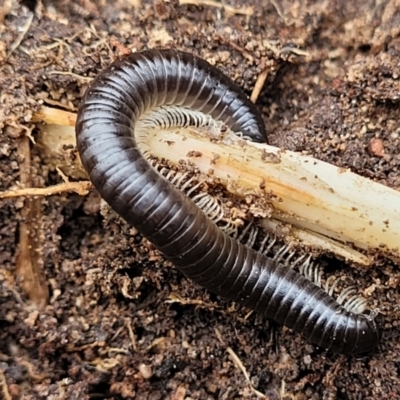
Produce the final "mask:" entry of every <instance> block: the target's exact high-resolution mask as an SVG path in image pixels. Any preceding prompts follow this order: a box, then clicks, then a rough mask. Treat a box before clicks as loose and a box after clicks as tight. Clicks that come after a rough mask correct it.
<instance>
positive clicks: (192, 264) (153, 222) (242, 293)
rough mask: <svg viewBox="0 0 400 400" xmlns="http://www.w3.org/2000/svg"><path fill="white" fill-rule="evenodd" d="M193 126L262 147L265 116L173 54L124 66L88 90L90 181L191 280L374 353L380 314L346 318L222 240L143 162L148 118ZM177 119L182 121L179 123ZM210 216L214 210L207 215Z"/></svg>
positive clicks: (81, 127) (283, 270) (308, 289)
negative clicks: (208, 124)
mask: <svg viewBox="0 0 400 400" xmlns="http://www.w3.org/2000/svg"><path fill="white" fill-rule="evenodd" d="M160 108H162V109H163V113H167V114H169V115H170V119H171V120H175V121H177V123H179V121H181V120H182V117H179V116H178V117H176V112H175V111H174V110H176V108H179V109H180V110H181V112H180V115H181V116H182V115H183V116H184V119H185V121H186V122H185V123H186V124H187V125H191V124H193V125H196V121H197V120H198V118H197V117H195V116H194V115H196V116H197V115H198V113H202V114H203V115H204V118H205V119H207V118H211V119H212V120H213V121H218V122H219V123H222V124H223V125H226V126H227V127H228V128H229V129H230V130H231V131H233V132H236V133H238V134H240V135H243V137H244V138H248V139H250V140H253V141H256V142H265V141H266V139H267V138H266V132H265V127H264V123H263V120H262V117H261V114H260V113H259V111H258V110H257V108H256V106H255V105H254V104H253V103H251V102H250V101H249V100H248V98H247V97H246V95H245V94H244V92H243V91H242V90H241V88H240V87H239V86H238V85H236V84H235V83H233V82H232V81H231V80H230V79H229V78H228V77H227V76H225V75H224V74H222V73H221V72H220V71H219V70H218V69H217V68H215V67H213V66H211V65H210V64H209V63H207V62H206V61H204V60H202V59H200V58H198V57H196V56H194V55H191V54H189V53H185V52H180V51H175V50H149V51H143V52H139V53H133V54H130V55H127V56H123V57H120V58H119V59H117V60H116V61H115V62H113V63H112V64H111V65H110V66H109V67H108V68H106V69H105V70H104V71H103V72H101V73H100V75H99V76H98V77H97V78H96V79H95V80H94V81H93V83H92V84H91V85H90V87H89V88H88V90H87V92H86V94H85V96H84V98H83V100H82V103H81V105H80V108H79V112H78V119H77V123H76V136H77V145H78V150H79V153H80V157H81V160H82V163H83V166H84V167H85V169H86V171H87V172H88V174H89V177H90V179H91V181H92V183H93V185H94V186H95V188H96V189H97V191H98V192H99V193H100V195H101V196H102V197H103V199H104V200H106V202H107V203H108V204H109V205H110V206H111V208H113V209H114V210H115V211H116V212H117V213H118V214H119V215H120V216H121V217H122V218H123V219H125V220H126V221H127V222H128V223H129V224H131V225H133V226H134V227H135V228H136V229H137V230H138V231H139V232H140V233H141V234H142V235H143V236H144V237H146V238H147V239H148V240H150V241H151V242H152V243H153V244H154V246H155V247H156V248H157V249H158V250H159V251H160V252H161V253H162V254H163V255H164V256H165V258H167V259H168V260H170V261H171V262H172V263H173V264H174V265H175V267H176V268H178V269H179V270H180V271H181V272H182V273H183V274H184V275H185V276H186V277H188V278H189V279H191V280H193V281H194V282H196V283H197V284H199V285H201V286H203V287H205V288H206V289H208V290H210V291H211V292H214V293H216V294H218V295H220V296H222V297H225V298H227V299H230V300H233V301H235V302H237V303H239V304H241V305H243V306H245V307H248V308H250V309H253V310H255V311H257V312H259V313H261V314H263V315H265V316H267V317H268V318H271V319H273V320H274V321H276V322H277V323H279V324H281V325H285V326H287V327H289V328H291V329H292V330H294V331H295V332H298V333H300V334H301V335H302V336H303V337H304V338H305V339H306V340H308V341H310V342H312V343H314V344H316V345H318V346H320V347H323V348H325V349H330V350H332V351H334V352H337V353H343V354H357V353H365V352H368V351H370V350H372V349H374V348H375V347H376V346H377V345H378V343H379V340H380V336H381V333H380V329H379V328H378V326H377V324H376V323H375V321H374V313H370V314H356V313H353V312H349V311H347V310H346V309H345V308H344V307H343V306H342V305H340V304H339V303H338V302H337V301H335V300H334V299H333V298H332V297H331V296H330V295H329V294H328V293H326V292H325V291H324V290H323V289H322V288H320V287H318V286H317V285H315V284H314V283H312V282H310V281H309V280H308V279H307V278H306V277H305V276H303V275H302V274H300V273H298V272H296V271H295V270H294V269H293V268H291V267H290V266H287V265H285V264H284V263H282V262H281V257H280V256H279V257H274V258H271V257H267V256H265V255H264V254H261V253H259V252H257V251H255V250H253V249H251V248H249V247H248V246H245V245H244V244H243V243H240V242H239V241H238V240H237V239H235V238H233V237H230V236H229V235H228V234H226V233H225V232H223V231H222V230H221V229H220V228H219V227H218V226H217V225H216V223H215V221H212V220H210V219H209V218H208V217H207V216H206V215H205V214H204V213H203V212H202V211H201V210H200V209H199V207H198V206H197V205H196V204H195V203H194V202H193V201H192V200H191V199H190V198H189V197H188V196H186V195H185V194H184V193H182V191H180V190H179V189H177V188H175V187H174V186H173V184H172V183H171V182H169V181H168V180H167V179H165V178H164V177H163V176H161V175H160V174H159V173H158V172H157V171H156V170H155V169H154V168H153V167H152V166H151V165H150V163H149V162H148V161H147V160H146V158H145V157H144V156H143V154H142V153H141V151H140V149H139V147H138V144H137V137H136V136H135V131H136V127H137V123H138V121H139V119H140V118H141V117H142V116H143V115H144V114H147V115H149V114H150V113H151V112H153V111H154V112H158V111H159V110H160ZM174 118H175V119H174ZM209 207H211V203H210V205H209Z"/></svg>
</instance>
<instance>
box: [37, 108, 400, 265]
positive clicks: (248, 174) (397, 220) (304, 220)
mask: <svg viewBox="0 0 400 400" xmlns="http://www.w3.org/2000/svg"><path fill="white" fill-rule="evenodd" d="M35 120H36V121H39V120H41V121H43V122H46V123H51V124H54V123H56V122H57V121H61V122H62V123H63V124H65V125H66V126H62V127H59V126H58V127H57V129H61V128H62V129H63V131H64V137H68V138H69V139H68V140H67V142H68V144H72V143H73V142H74V140H75V132H74V129H73V126H74V123H75V116H74V114H71V113H67V112H65V111H62V110H55V109H51V108H49V107H43V108H42V109H41V111H40V114H36V115H35ZM61 122H60V123H61ZM54 127H55V128H56V126H55V125H54ZM47 128H50V127H49V126H47ZM48 135H51V129H47V131H46V133H45V134H44V135H43V139H46V138H45V136H48ZM49 141H50V142H51V139H49ZM148 145H149V147H150V148H151V153H152V154H153V155H155V156H157V157H160V158H165V159H166V160H168V161H169V162H171V163H175V164H178V163H179V162H180V160H186V161H190V163H192V164H194V165H196V166H197V167H198V168H199V169H200V171H201V172H203V173H205V174H208V173H209V172H210V170H212V171H213V172H212V173H213V176H214V177H215V178H216V179H219V180H220V181H221V182H223V183H224V184H225V185H226V186H227V189H228V190H229V191H231V192H232V193H234V194H236V195H239V196H242V197H244V196H246V195H248V194H252V195H256V196H259V197H261V198H268V199H270V200H271V202H272V205H273V206H274V209H275V211H274V212H273V215H272V217H273V218H272V219H265V220H264V221H262V225H264V226H265V227H267V228H271V227H272V228H274V227H276V225H277V223H278V222H287V223H290V224H291V225H292V226H293V228H291V232H290V233H291V234H293V236H294V237H296V238H298V239H299V241H301V242H303V243H305V244H309V245H311V246H315V247H317V248H322V249H324V250H326V251H331V252H333V253H334V254H337V255H338V256H341V257H343V258H345V259H348V260H352V261H354V262H356V263H358V264H361V265H370V264H371V263H372V259H371V258H369V257H366V256H365V255H363V254H362V253H360V252H358V251H357V250H356V249H353V248H352V247H353V246H355V247H357V248H359V249H364V250H365V249H367V250H379V251H380V252H381V253H382V254H384V255H386V256H391V255H394V256H398V255H399V243H400V214H399V209H400V193H399V192H397V191H395V190H393V189H390V188H388V187H386V186H383V185H380V184H377V183H374V182H372V181H370V180H369V179H366V178H363V177H360V176H358V175H356V174H353V173H351V172H349V171H346V170H343V169H340V168H337V167H335V166H333V165H330V164H327V163H324V162H321V161H318V160H316V159H313V158H311V157H307V156H303V155H301V154H297V153H293V152H290V151H281V150H280V149H278V148H275V147H272V146H267V145H259V144H255V143H250V142H245V141H240V140H239V141H238V142H237V143H234V144H232V143H231V144H221V143H213V142H210V141H209V139H208V138H204V137H200V136H199V135H198V134H196V133H195V132H191V131H190V130H189V129H186V130H185V131H184V132H178V131H176V132H169V133H168V132H166V131H160V132H159V133H154V135H151V136H150V137H149V141H148ZM193 149H195V150H196V152H197V153H201V157H188V154H189V153H190V151H191V150H193ZM216 154H218V156H219V157H218V158H217V159H216V157H215V155H216ZM54 157H56V155H54ZM382 204H384V205H385V207H382ZM348 244H349V245H348Z"/></svg>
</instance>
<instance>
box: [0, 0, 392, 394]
mask: <svg viewBox="0 0 400 400" xmlns="http://www.w3.org/2000/svg"><path fill="white" fill-rule="evenodd" d="M183 3H191V4H183ZM200 3H201V2H200V1H199V2H198V1H196V0H192V1H188V2H186V1H185V2H184V1H180V2H179V1H178V0H154V1H150V0H148V1H145V0H142V1H140V0H119V1H115V2H114V1H109V2H108V1H106V0H78V1H76V2H69V1H66V0H62V1H61V0H60V1H50V0H48V1H44V0H43V3H42V2H38V1H35V0H30V1H28V0H24V1H20V2H19V3H18V2H17V1H15V0H5V1H3V2H2V9H0V32H1V38H0V100H1V108H0V127H1V132H2V133H1V141H0V177H1V179H0V190H1V191H5V190H9V189H12V188H16V187H20V186H21V185H22V186H26V187H29V186H31V187H47V186H50V185H54V184H56V183H60V182H62V177H61V176H60V174H59V173H58V171H57V170H55V169H54V168H53V167H52V166H50V165H49V164H48V163H47V162H46V160H45V158H44V157H43V154H42V153H41V151H40V149H39V148H38V147H37V146H36V145H35V135H36V127H35V125H34V123H33V122H32V116H33V114H34V112H35V111H36V110H38V109H39V108H40V106H41V105H47V106H52V107H56V108H60V109H63V110H67V111H72V112H75V111H76V110H77V106H78V104H79V101H80V99H81V97H82V95H83V93H84V91H85V89H86V88H87V85H88V82H89V79H88V78H90V77H94V76H95V75H96V74H97V73H98V72H99V71H100V70H101V69H102V68H103V67H104V66H106V65H108V64H109V63H110V62H111V61H112V60H113V59H115V57H116V56H117V55H119V54H121V53H124V52H126V51H127V50H129V49H130V50H133V51H139V50H142V49H146V48H150V47H174V48H177V49H181V50H185V51H189V52H192V53H195V54H197V55H199V56H201V57H203V58H205V59H207V60H208V61H209V62H211V63H213V64H214V65H216V66H217V67H218V68H220V69H221V70H222V71H224V72H225V73H226V74H227V75H228V76H230V77H231V78H232V79H233V80H234V81H236V82H237V83H238V84H239V85H241V86H242V87H243V88H244V89H245V90H246V92H247V93H248V94H250V93H251V90H252V88H253V86H254V84H255V82H256V80H257V77H258V76H259V75H260V74H261V73H262V72H263V71H267V80H266V82H265V84H264V87H263V90H262V92H261V94H260V96H259V98H258V101H257V105H258V106H259V107H260V109H261V110H262V113H263V117H264V120H265V123H266V126H267V130H268V133H269V142H270V143H271V144H273V145H276V146H279V147H283V148H287V149H290V150H294V151H298V152H303V153H307V154H311V155H313V156H314V157H316V158H319V159H321V160H324V161H327V162H330V163H332V164H335V165H337V166H340V167H345V168H350V169H351V170H353V171H354V172H356V173H358V174H360V175H363V176H365V177H368V178H370V179H373V180H375V181H377V182H380V183H382V184H384V185H387V186H390V187H392V188H394V189H399V188H400V156H399V154H400V141H399V134H400V127H398V126H397V120H398V108H399V99H400V63H399V57H400V39H399V38H400V5H399V2H398V1H395V0H385V1H378V2H377V1H375V0H355V1H352V2H350V1H346V0H335V1H328V0H325V1H317V0H314V1H311V0H293V1H289V0H282V1H279V2H278V1H272V0H271V1H267V0H251V1H250V0H229V1H228V0H227V1H225V2H223V4H222V3H220V2H217V1H216V2H214V3H213V2H205V3H209V5H200ZM383 206H384V205H383ZM101 209H102V210H103V211H102V212H100V211H101ZM326 264H328V269H329V271H330V273H334V274H337V275H338V276H341V277H342V278H345V279H347V280H348V281H349V282H353V283H354V284H356V285H357V287H358V288H361V291H362V290H364V292H366V291H368V302H369V305H370V307H372V308H375V307H379V309H380V313H381V318H382V326H383V328H384V338H383V340H382V343H381V345H380V346H379V348H378V349H377V351H376V352H374V353H373V354H371V355H368V356H365V357H363V358H357V357H345V356H339V355H336V354H332V353H330V352H327V351H325V350H323V349H320V348H317V347H316V346H314V345H311V344H308V343H306V342H305V341H304V340H303V339H302V338H301V337H299V336H298V335H296V334H294V333H293V332H291V331H290V330H288V329H285V328H282V327H280V326H276V325H275V324H274V323H272V322H271V321H268V320H267V319H265V318H262V317H260V316H258V315H255V314H249V313H248V310H245V309H238V308H237V307H236V306H234V305H232V304H231V303H230V302H228V301H225V300H223V299H221V298H218V297H217V296H214V295H212V294H210V293H208V292H207V291H205V290H204V289H202V288H199V287H198V286H196V285H195V284H193V283H191V282H189V281H188V280H186V279H185V278H184V277H183V276H182V275H181V274H180V273H179V272H178V271H176V270H175V269H174V268H173V267H172V266H171V265H170V264H168V263H167V262H165V261H163V259H162V257H161V256H160V255H159V254H158V253H157V252H156V251H155V250H154V249H152V247H151V244H149V243H148V242H147V241H146V240H144V239H143V238H141V237H140V236H139V235H138V234H137V233H136V231H135V230H134V229H132V228H131V227H129V226H127V225H126V224H124V223H123V222H122V221H121V220H119V219H118V218H117V217H115V216H114V215H113V214H112V213H110V212H108V210H106V209H104V208H102V207H101V204H100V199H99V197H98V195H97V194H96V193H95V192H91V193H90V194H89V195H88V196H80V195H78V194H61V195H53V196H48V197H46V198H43V197H38V198H17V199H15V198H14V199H8V200H0V304H1V306H0V397H1V396H2V398H4V399H7V400H8V399H26V400H28V399H80V400H84V399H96V398H107V399H133V398H136V399H149V400H150V399H151V400H157V399H171V400H178V399H188V400H189V399H256V398H262V395H263V396H264V398H267V399H299V400H303V399H400V378H399V369H400V341H399V336H400V335H399V330H398V321H399V318H398V317H399V316H400V309H399V307H398V304H399V303H400V295H399V291H398V284H399V281H400V271H399V267H398V265H396V264H394V263H391V262H390V261H388V260H382V261H381V262H377V264H376V265H374V267H373V268H370V269H362V268H358V267H356V266H352V265H348V264H345V263H343V262H340V261H338V260H334V259H331V258H328V259H327V261H326Z"/></svg>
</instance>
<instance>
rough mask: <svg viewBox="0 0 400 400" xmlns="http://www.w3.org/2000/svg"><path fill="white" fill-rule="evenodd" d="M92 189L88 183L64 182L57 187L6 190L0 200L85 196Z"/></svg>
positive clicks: (0, 195)
mask: <svg viewBox="0 0 400 400" xmlns="http://www.w3.org/2000/svg"><path fill="white" fill-rule="evenodd" d="M92 188H93V185H92V184H91V183H90V182H89V181H80V182H65V183H60V184H59V185H54V186H50V187H46V188H24V189H15V190H7V191H5V192H0V199H10V198H13V197H21V196H26V197H40V196H52V195H54V194H61V193H65V192H74V193H77V194H79V195H80V196H86V195H87V194H88V193H89V191H90V190H91V189H92Z"/></svg>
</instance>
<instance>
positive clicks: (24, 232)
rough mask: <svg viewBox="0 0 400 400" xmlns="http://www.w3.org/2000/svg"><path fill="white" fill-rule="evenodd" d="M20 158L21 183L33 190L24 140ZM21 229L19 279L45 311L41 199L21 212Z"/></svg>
mask: <svg viewBox="0 0 400 400" xmlns="http://www.w3.org/2000/svg"><path fill="white" fill-rule="evenodd" d="M18 150H19V154H20V155H21V157H22V159H23V160H24V161H23V162H22V163H21V164H20V180H21V183H22V184H23V185H24V186H27V187H29V186H31V182H32V181H31V173H30V168H31V165H30V149H29V138H28V137H26V136H25V137H23V138H22V139H21V142H20V145H19V149H18ZM21 217H22V221H21V223H20V225H19V248H18V255H17V262H16V272H17V276H18V277H19V279H20V280H21V286H22V288H23V290H24V291H25V293H26V294H27V295H28V297H29V299H30V300H31V301H32V302H33V303H34V304H36V306H37V307H44V306H45V305H46V304H47V302H48V299H49V292H48V288H47V285H46V284H45V282H44V278H43V257H42V237H43V235H42V231H41V223H42V221H41V220H42V205H41V200H40V199H38V198H31V197H29V198H27V199H25V201H24V207H23V209H22V210H21Z"/></svg>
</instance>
